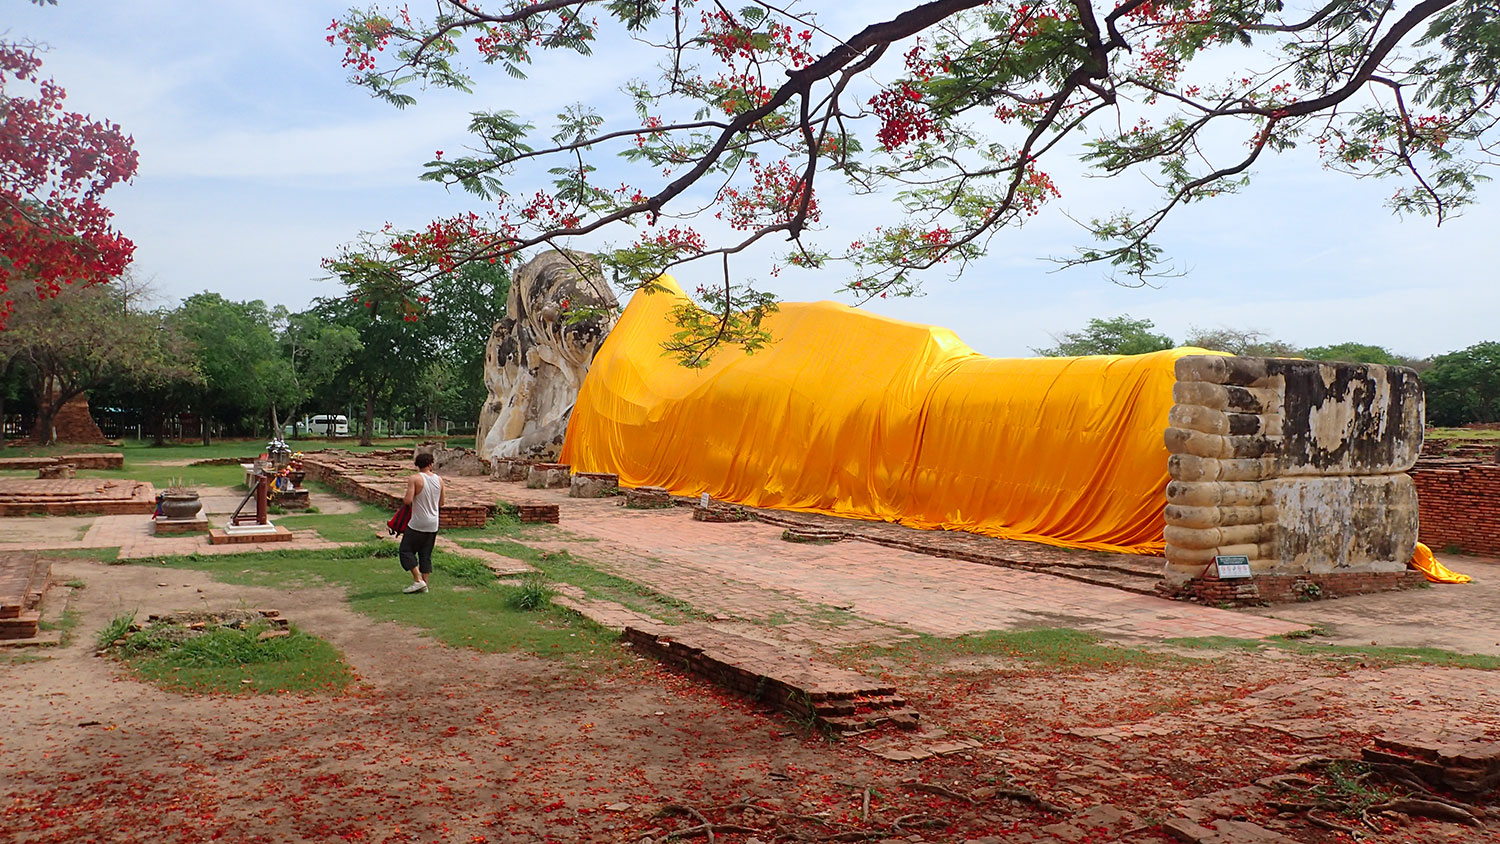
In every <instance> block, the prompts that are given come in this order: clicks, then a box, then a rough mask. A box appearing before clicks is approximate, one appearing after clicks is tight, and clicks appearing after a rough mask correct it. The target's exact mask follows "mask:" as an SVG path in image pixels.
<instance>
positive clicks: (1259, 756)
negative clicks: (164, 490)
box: [0, 561, 1500, 844]
mask: <svg viewBox="0 0 1500 844" xmlns="http://www.w3.org/2000/svg"><path fill="white" fill-rule="evenodd" d="M56 578H57V580H58V581H65V580H71V579H78V580H82V581H84V582H85V583H86V584H87V586H86V587H84V588H81V589H78V590H76V591H75V592H74V593H73V601H74V609H75V610H77V611H78V612H79V614H80V616H81V619H82V621H81V623H80V625H79V627H78V629H77V630H76V633H75V635H74V636H73V639H72V644H71V645H69V646H67V647H66V648H63V649H61V650H60V651H59V652H58V653H56V654H55V656H54V657H53V658H51V659H46V660H42V661H37V662H26V663H20V664H0V687H3V688H4V689H5V690H6V694H7V700H8V703H9V709H10V715H9V717H8V718H7V723H6V725H5V727H4V728H3V731H0V772H3V778H0V779H3V782H4V785H3V787H0V830H3V832H0V839H3V840H6V841H17V842H82V841H100V842H135V841H146V840H149V841H155V842H190V841H213V840H218V841H233V842H300V841H308V842H313V841H318V842H321V841H339V840H343V841H371V842H429V841H441V842H450V841H451V842H471V844H473V843H477V842H522V841H548V842H554V841H555V842H572V841H599V842H616V841H618V842H638V841H642V840H644V839H651V840H655V841H660V840H663V839H664V838H665V836H666V834H667V833H668V832H670V831H673V830H684V829H691V828H694V827H697V828H698V829H699V832H697V834H696V835H693V836H692V837H694V838H702V839H704V840H706V836H704V835H703V834H702V831H701V827H702V825H701V824H700V823H699V819H698V818H697V817H695V816H693V815H691V814H679V815H668V816H659V814H658V813H659V812H660V811H661V810H662V809H663V808H664V807H667V806H670V805H672V804H680V805H682V806H685V807H691V809H692V810H694V811H697V812H700V813H701V814H702V815H703V817H704V818H707V819H712V820H713V822H714V823H716V824H718V826H717V827H716V831H717V834H716V838H715V840H718V841H739V842H749V841H752V840H758V841H761V842H765V843H767V844H768V842H770V841H773V840H784V841H786V840H806V841H814V840H843V841H849V840H876V841H878V840H902V841H932V842H947V841H968V840H983V841H1006V842H1009V841H1018V842H1027V841H1035V842H1084V841H1095V842H1107V841H1117V840H1118V841H1143V842H1148V841H1149V842H1156V841H1165V840H1171V839H1169V838H1168V837H1166V834H1165V833H1164V832H1163V831H1162V828H1161V826H1160V824H1161V823H1162V822H1163V821H1165V820H1166V819H1168V818H1172V817H1189V818H1192V817H1197V818H1199V819H1201V820H1205V821H1210V822H1211V821H1212V819H1214V818H1221V819H1228V818H1240V819H1246V818H1248V819H1250V820H1254V821H1257V822H1259V823H1263V824H1265V825H1267V826H1268V827H1270V828H1276V827H1278V825H1279V826H1280V828H1281V831H1282V832H1284V833H1285V834H1286V835H1287V836H1288V839H1287V840H1292V841H1308V842H1333V841H1348V840H1351V838H1350V836H1349V835H1348V834H1346V833H1344V832H1340V831H1337V830H1333V829H1328V828H1322V827H1316V826H1311V825H1309V824H1308V823H1307V822H1306V821H1305V820H1303V819H1302V818H1301V817H1300V816H1295V815H1293V816H1288V817H1285V818H1280V819H1278V818H1277V817H1276V814H1277V813H1276V810H1275V809H1274V808H1273V807H1271V806H1270V805H1269V804H1270V803H1271V802H1272V801H1274V799H1275V793H1274V790H1273V789H1271V788H1270V787H1269V786H1267V785H1265V784H1264V783H1262V784H1261V785H1257V781H1262V780H1264V779H1265V778H1266V777H1270V776H1274V775H1278V774H1284V773H1286V772H1287V771H1288V770H1290V769H1291V767H1292V766H1293V765H1294V764H1295V763H1296V762H1297V761H1298V760H1300V759H1303V758H1305V757H1307V756H1309V755H1319V754H1326V755H1349V754H1351V753H1355V752H1357V751H1358V749H1359V748H1360V747H1361V746H1364V745H1365V744H1367V743H1368V742H1369V740H1370V739H1371V737H1372V736H1373V735H1374V734H1376V733H1378V732H1380V731H1382V730H1383V729H1385V728H1386V727H1389V726H1391V725H1392V724H1405V725H1411V724H1416V723H1427V724H1433V725H1439V726H1443V725H1446V726H1454V725H1467V726H1470V727H1473V728H1477V729H1479V730H1481V731H1487V732H1488V734H1489V735H1490V736H1491V737H1492V738H1495V739H1500V672H1492V671H1478V670H1468V669H1452V668H1438V667H1378V666H1372V665H1366V664H1362V662H1361V660H1359V659H1357V658H1353V659H1349V660H1342V661H1341V660H1328V659H1323V658H1319V659H1313V658H1308V657H1303V656H1293V655H1287V654H1275V653H1273V654H1249V653H1243V654H1231V655H1223V654H1215V656H1216V657H1218V658H1217V659H1216V660H1215V661H1211V662H1203V663H1185V664H1171V665H1165V666H1149V665H1148V666H1142V667H1128V666H1127V667H1112V668H1107V669H1098V670H1095V669H1073V670H1059V669H1057V668H1055V667H1041V666H1038V665H1037V664H1035V663H1026V662H1021V661H1018V660H1007V659H1001V658H996V657H979V658H970V659H967V660H958V661H955V662H953V663H950V664H949V666H948V668H947V670H945V671H942V672H938V673H930V672H929V673H914V672H912V671H911V670H909V669H908V668H906V667H903V666H902V665H901V664H900V663H899V662H898V661H894V660H893V661H890V662H889V664H888V665H887V666H886V671H887V673H888V675H889V676H890V677H891V678H892V679H893V680H894V681H895V682H897V683H899V685H900V686H901V688H902V690H903V692H905V693H906V694H907V696H908V697H909V699H910V700H911V701H912V703H913V705H914V706H916V708H918V709H919V710H920V711H922V713H923V715H924V717H925V718H927V719H929V720H931V721H933V722H936V723H939V724H941V725H943V726H944V727H946V728H947V729H949V730H950V731H952V732H953V733H954V734H955V735H959V736H966V737H970V738H974V739H977V740H979V741H980V742H981V743H982V745H981V747H980V748H978V749H975V750H972V751H969V752H966V753H963V754H957V755H951V756H945V757H934V758H931V759H927V760H924V761H920V762H908V763H898V762H891V761H887V760H885V759H882V758H880V757H877V756H874V755H872V754H870V753H867V752H865V751H863V750H861V749H859V747H858V746H857V744H856V743H855V742H853V741H830V740H828V739H825V738H823V737H820V736H818V735H816V734H813V733H808V732H807V731H805V730H803V729H801V728H800V727H799V725H797V724H795V723H792V722H790V721H789V720H787V719H786V718H785V717H783V716H778V715H773V714H771V713H768V712H765V711H762V710H760V709H758V708H757V707H756V706H754V705H751V704H749V703H746V702H743V701H741V700H739V699H736V698H733V697H730V696H728V695H726V694H723V693H720V692H719V691H717V690H716V689H714V688H712V687H710V686H708V685H706V684H704V683H701V682H699V681H696V680H693V679H690V678H686V677H683V676H680V675H677V674H673V673H671V672H668V671H665V670H663V669H660V668H658V667H657V666H656V665H655V664H654V663H651V662H647V661H637V662H634V663H630V664H629V667H627V668H625V669H624V670H613V671H600V670H586V669H580V668H570V667H564V666H560V665H558V664H555V663H552V662H548V661H544V660H541V659H536V658H531V657H523V656H512V655H489V654H480V653H475V652H471V651H465V650H455V649H451V648H447V647H444V646H442V645H439V644H437V643H435V642H433V641H432V640H430V639H427V638H425V637H423V636H421V635H419V634H417V633H415V632H413V631H412V630H411V629H410V628H406V627H402V626H399V625H396V624H389V623H376V622H372V621H370V620H369V619H367V618H366V617H364V616H361V615H357V614H355V613H353V612H352V611H350V610H349V609H348V608H347V606H346V605H345V603H344V602H343V600H342V596H341V595H340V594H339V593H338V592H337V591H336V590H332V589H298V590H286V591H283V590H270V589H255V588H248V587H242V586H230V585H226V584H221V583H216V582H214V581H213V580H211V579H210V578H209V577H208V576H207V575H204V574H201V573H197V572H191V571H180V570H168V569H165V568H160V569H159V568H154V567H151V566H138V565H136V566H107V565H102V564H97V563H92V562H82V561H69V562H63V563H59V565H58V571H57V575H56ZM230 606H267V607H275V608H277V609H279V610H281V611H282V613H283V614H285V615H286V616H288V617H290V618H291V619H292V620H293V621H294V623H296V624H297V625H299V626H301V627H303V628H304V629H306V630H308V631H309V632H311V633H314V634H316V635H319V636H322V637H324V638H326V639H328V640H329V641H330V642H332V643H333V644H335V645H336V646H337V647H339V648H340V649H341V650H342V651H343V652H344V654H345V655H346V657H347V659H348V661H349V662H350V663H351V664H352V665H353V667H354V669H355V670H356V672H357V673H358V676H359V678H360V682H359V683H358V684H357V686H356V687H355V688H354V689H353V690H352V691H350V692H348V693H345V694H342V695H338V696H335V697H302V696H293V695H285V696H277V697H265V696H245V697H223V696H217V697H206V696H205V697H193V696H184V695H178V694H171V693H167V692H164V691H161V690H158V689H156V688H155V687H153V686H150V685H146V684H143V683H140V682H136V681H135V680H133V679H131V678H130V677H129V676H128V675H127V674H126V673H125V672H124V670H123V669H122V668H120V667H119V666H118V665H117V664H116V663H114V662H113V661H110V660H105V659H101V658H98V657H95V656H94V655H93V652H92V645H91V643H92V641H93V638H94V635H95V634H96V632H97V630H98V629H100V628H101V627H102V625H103V624H104V623H106V622H107V621H108V619H109V618H110V617H112V616H113V615H115V614H116V613H117V612H119V611H121V610H127V609H133V608H137V607H138V608H139V609H140V612H141V613H143V614H144V613H151V612H164V611H170V610H183V609H199V608H206V609H217V608H223V607H230ZM996 788H1002V789H1003V788H1027V789H1031V790H1032V791H1034V793H1036V794H1037V795H1039V796H1041V797H1042V798H1044V799H1046V800H1048V801H1050V802H1051V803H1053V804H1057V805H1056V806H1055V807H1054V808H1059V809H1065V810H1066V811H1065V812H1048V811H1043V810H1042V809H1040V808H1038V806H1037V805H1035V804H1034V803H1032V802H1028V801H1025V800H1022V801H1014V800H1005V799H1000V797H1003V795H1000V796H993V794H992V792H993V790H994V789H996ZM986 789H990V791H986ZM867 790H868V793H869V794H870V799H869V808H868V810H866V808H865V805H864V800H865V794H866V793H867ZM975 795H979V796H978V797H976V796H975ZM747 803H753V804H756V806H758V807H759V808H758V809H756V810H748V809H746V808H744V807H743V804H747ZM733 804H740V805H739V806H737V807H731V806H732V805H733ZM726 807H731V808H726ZM686 811H687V810H684V812H686ZM1329 823H1333V824H1339V825H1348V826H1349V827H1350V829H1356V828H1357V829H1358V831H1359V832H1360V833H1361V834H1362V835H1363V837H1365V838H1366V839H1367V840H1374V841H1391V842H1408V841H1409V842H1428V841H1455V842H1493V841H1497V840H1500V822H1497V821H1496V820H1489V821H1488V822H1487V825H1486V826H1484V827H1479V828H1475V827H1470V826H1462V825H1457V824H1451V823H1439V822H1436V821H1431V820H1420V819H1409V818H1406V817H1405V816H1401V815H1381V816H1378V818H1376V819H1375V820H1373V821H1372V823H1373V824H1374V826H1373V828H1372V827H1370V826H1361V825H1360V822H1359V821H1358V820H1353V819H1349V818H1339V817H1338V816H1337V815H1334V816H1331V819H1330V820H1329ZM736 830H740V831H736ZM778 836H779V838H778ZM838 836H842V837H838ZM861 836H863V837H861ZM1226 840H1233V839H1226Z"/></svg>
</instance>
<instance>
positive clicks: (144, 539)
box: [0, 515, 338, 560]
mask: <svg viewBox="0 0 1500 844" xmlns="http://www.w3.org/2000/svg"><path fill="white" fill-rule="evenodd" d="M116 547H118V548H119V549H120V555H119V559H122V560H138V559H143V558H147V557H169V556H176V555H179V554H243V553H245V552H247V551H289V550H302V549H319V548H337V547H338V543H336V542H329V541H328V540H326V539H323V538H322V537H320V536H318V534H317V533H316V532H314V531H296V532H294V533H293V534H292V541H291V542H270V543H265V544H262V545H210V544H209V542H208V534H206V533H204V534H194V535H188V536H154V535H152V533H151V518H150V516H140V515H130V516H100V517H98V518H97V519H95V520H94V523H93V525H92V526H90V527H89V529H88V532H87V533H85V534H84V535H83V538H82V539H78V540H64V541H59V542H45V543H36V542H28V543H0V553H3V552H6V551H66V550H76V549H84V548H116Z"/></svg>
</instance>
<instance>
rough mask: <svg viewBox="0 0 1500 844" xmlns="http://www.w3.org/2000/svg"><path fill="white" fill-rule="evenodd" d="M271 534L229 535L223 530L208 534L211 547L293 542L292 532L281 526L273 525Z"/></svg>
mask: <svg viewBox="0 0 1500 844" xmlns="http://www.w3.org/2000/svg"><path fill="white" fill-rule="evenodd" d="M271 527H273V528H275V530H274V531H273V532H271V533H229V532H228V531H226V530H224V529H223V528H214V529H213V530H211V531H209V532H208V542H209V544H210V545H251V544H256V543H261V542H291V541H292V532H291V531H290V530H288V529H286V528H284V527H282V526H281V525H272V526H271Z"/></svg>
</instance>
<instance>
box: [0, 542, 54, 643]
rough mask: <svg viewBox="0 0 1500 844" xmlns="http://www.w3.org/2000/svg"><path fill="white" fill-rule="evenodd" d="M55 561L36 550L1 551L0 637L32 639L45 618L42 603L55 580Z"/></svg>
mask: <svg viewBox="0 0 1500 844" xmlns="http://www.w3.org/2000/svg"><path fill="white" fill-rule="evenodd" d="M51 573H52V563H51V562H50V561H48V560H41V559H38V558H37V555H36V554H32V553H9V554H0V639H30V638H31V637H33V636H35V635H36V634H37V623H38V622H39V621H40V620H41V617H42V616H41V611H40V610H39V609H38V606H39V605H40V604H41V602H42V595H43V594H44V593H46V591H47V586H48V585H49V583H50V581H51Z"/></svg>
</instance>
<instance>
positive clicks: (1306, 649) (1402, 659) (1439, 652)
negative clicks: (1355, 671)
mask: <svg viewBox="0 0 1500 844" xmlns="http://www.w3.org/2000/svg"><path fill="white" fill-rule="evenodd" d="M1166 644H1167V645H1170V646H1172V647H1176V648H1189V649H1194V650H1208V651H1214V650H1218V651H1223V650H1246V651H1259V650H1264V649H1269V648H1274V649H1276V650H1282V651H1290V652H1292V653H1298V654H1305V655H1308V656H1322V657H1332V658H1338V657H1358V658H1360V659H1361V660H1363V661H1365V662H1368V663H1372V664H1375V665H1380V666H1389V665H1407V664H1418V665H1444V666H1449V667H1452V668H1479V669H1483V670H1486V671H1500V657H1494V656H1485V655H1483V654H1466V653H1459V652H1457V651H1449V650H1443V649H1442V648H1398V647H1384V646H1381V645H1328V644H1323V643H1320V642H1310V641H1308V640H1307V639H1306V638H1304V637H1294V636H1273V637H1271V638H1269V639H1235V638H1231V637H1229V636H1202V637H1198V638H1190V639H1168V640H1167V641H1166Z"/></svg>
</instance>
